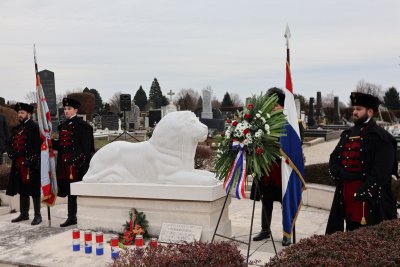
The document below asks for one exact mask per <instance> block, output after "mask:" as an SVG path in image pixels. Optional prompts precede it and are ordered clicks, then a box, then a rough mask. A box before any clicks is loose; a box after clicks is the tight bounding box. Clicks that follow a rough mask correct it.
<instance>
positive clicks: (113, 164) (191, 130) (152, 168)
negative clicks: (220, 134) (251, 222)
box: [83, 111, 218, 185]
mask: <svg viewBox="0 0 400 267" xmlns="http://www.w3.org/2000/svg"><path fill="white" fill-rule="evenodd" d="M207 134H208V128H207V126H205V125H204V124H202V123H201V122H200V121H199V120H198V118H196V116H195V115H194V113H193V112H190V111H176V112H171V113H168V114H167V115H166V116H165V117H163V118H162V119H161V121H160V122H159V123H158V124H157V126H156V128H155V129H154V132H153V135H152V137H151V138H150V139H149V140H148V141H144V142H140V143H128V142H122V141H118V142H113V143H110V144H108V145H106V146H104V147H103V148H101V149H100V150H99V151H97V152H96V154H95V155H94V156H93V158H92V160H91V161H90V167H89V170H88V172H87V173H86V175H85V176H84V177H83V182H86V183H156V184H176V185H215V184H217V183H218V180H217V179H216V178H215V175H214V174H213V173H211V172H208V171H204V170H195V169H194V156H195V152H196V147H197V144H198V142H199V141H204V140H205V139H206V138H207Z"/></svg>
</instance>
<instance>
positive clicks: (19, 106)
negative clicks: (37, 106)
mask: <svg viewBox="0 0 400 267" xmlns="http://www.w3.org/2000/svg"><path fill="white" fill-rule="evenodd" d="M14 110H15V111H16V112H18V111H20V110H25V111H26V112H28V113H31V114H32V113H33V106H32V105H29V104H26V103H21V102H18V103H17V104H15V107H14Z"/></svg>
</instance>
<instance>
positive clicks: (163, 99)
mask: <svg viewBox="0 0 400 267" xmlns="http://www.w3.org/2000/svg"><path fill="white" fill-rule="evenodd" d="M168 104H169V100H168V97H166V96H165V95H162V97H161V106H167V105H168Z"/></svg>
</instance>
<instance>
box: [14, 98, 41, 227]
mask: <svg viewBox="0 0 400 267" xmlns="http://www.w3.org/2000/svg"><path fill="white" fill-rule="evenodd" d="M15 111H17V112H18V120H19V122H20V124H19V125H18V126H15V127H14V128H13V129H12V136H11V139H10V140H9V142H8V157H9V158H10V159H11V160H12V166H11V173H10V180H9V183H8V187H7V191H6V194H7V195H9V196H14V195H16V194H19V203H20V211H21V213H20V215H19V216H18V217H17V218H15V219H13V220H12V221H11V222H13V223H15V222H20V221H25V220H29V206H30V200H29V196H32V199H33V208H34V211H35V216H34V219H33V221H32V223H31V224H32V225H37V224H40V223H41V222H42V216H41V214H40V194H41V192H40V191H41V189H40V184H41V183H40V146H41V144H42V140H41V138H40V132H39V127H38V125H37V124H36V123H35V122H33V121H32V119H31V116H32V112H33V106H31V105H28V104H25V103H17V104H16V105H15Z"/></svg>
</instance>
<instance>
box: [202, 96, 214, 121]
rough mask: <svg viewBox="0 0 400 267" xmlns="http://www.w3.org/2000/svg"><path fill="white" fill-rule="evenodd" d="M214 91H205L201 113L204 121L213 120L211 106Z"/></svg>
mask: <svg viewBox="0 0 400 267" xmlns="http://www.w3.org/2000/svg"><path fill="white" fill-rule="evenodd" d="M211 96H212V91H211V90H209V89H203V111H202V112H201V118H202V119H212V118H213V113H212V106H211Z"/></svg>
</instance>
